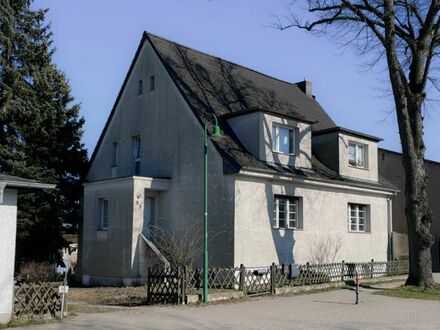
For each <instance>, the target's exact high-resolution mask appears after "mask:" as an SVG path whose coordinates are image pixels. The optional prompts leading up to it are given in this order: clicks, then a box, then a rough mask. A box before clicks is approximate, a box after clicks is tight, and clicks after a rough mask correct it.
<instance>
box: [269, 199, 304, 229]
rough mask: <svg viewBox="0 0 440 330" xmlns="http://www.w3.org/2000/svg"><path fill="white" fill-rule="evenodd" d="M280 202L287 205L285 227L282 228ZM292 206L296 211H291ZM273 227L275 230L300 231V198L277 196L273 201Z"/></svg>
mask: <svg viewBox="0 0 440 330" xmlns="http://www.w3.org/2000/svg"><path fill="white" fill-rule="evenodd" d="M280 202H283V203H285V205H286V206H285V211H284V213H285V218H284V225H282V226H280V207H279V206H280ZM291 206H295V207H294V211H291V208H290V207H291ZM272 221H273V225H272V227H273V228H275V229H299V228H301V222H300V199H299V198H298V197H289V196H279V195H275V196H274V199H273V219H272Z"/></svg>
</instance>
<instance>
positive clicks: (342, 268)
mask: <svg viewBox="0 0 440 330" xmlns="http://www.w3.org/2000/svg"><path fill="white" fill-rule="evenodd" d="M344 280H345V260H342V263H341V282H344Z"/></svg>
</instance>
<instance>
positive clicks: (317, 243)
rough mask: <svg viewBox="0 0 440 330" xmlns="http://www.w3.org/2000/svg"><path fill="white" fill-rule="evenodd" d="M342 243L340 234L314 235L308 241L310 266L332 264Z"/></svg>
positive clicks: (342, 239)
mask: <svg viewBox="0 0 440 330" xmlns="http://www.w3.org/2000/svg"><path fill="white" fill-rule="evenodd" d="M343 243H344V238H343V235H342V233H337V234H335V235H331V234H325V235H320V236H318V235H314V236H312V237H311V238H310V239H309V242H308V250H309V256H308V259H309V262H311V263H312V264H327V263H333V262H335V260H336V257H337V256H338V253H339V250H340V249H341V247H342V245H343Z"/></svg>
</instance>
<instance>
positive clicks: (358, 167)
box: [348, 164, 369, 171]
mask: <svg viewBox="0 0 440 330" xmlns="http://www.w3.org/2000/svg"><path fill="white" fill-rule="evenodd" d="M348 167H350V168H355V169H357V170H364V171H368V170H369V168H368V167H363V166H355V165H350V164H348Z"/></svg>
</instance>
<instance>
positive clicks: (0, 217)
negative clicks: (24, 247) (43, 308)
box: [0, 173, 55, 324]
mask: <svg viewBox="0 0 440 330" xmlns="http://www.w3.org/2000/svg"><path fill="white" fill-rule="evenodd" d="M53 188H55V185H52V184H45V183H41V182H37V181H34V180H28V179H23V178H20V177H16V176H11V175H6V174H2V173H0V260H1V262H2V266H1V267H0V288H1V290H0V324H1V323H8V322H9V321H10V319H11V316H12V311H13V301H14V299H13V297H14V264H15V242H16V236H17V194H18V191H19V190H29V189H53Z"/></svg>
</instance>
